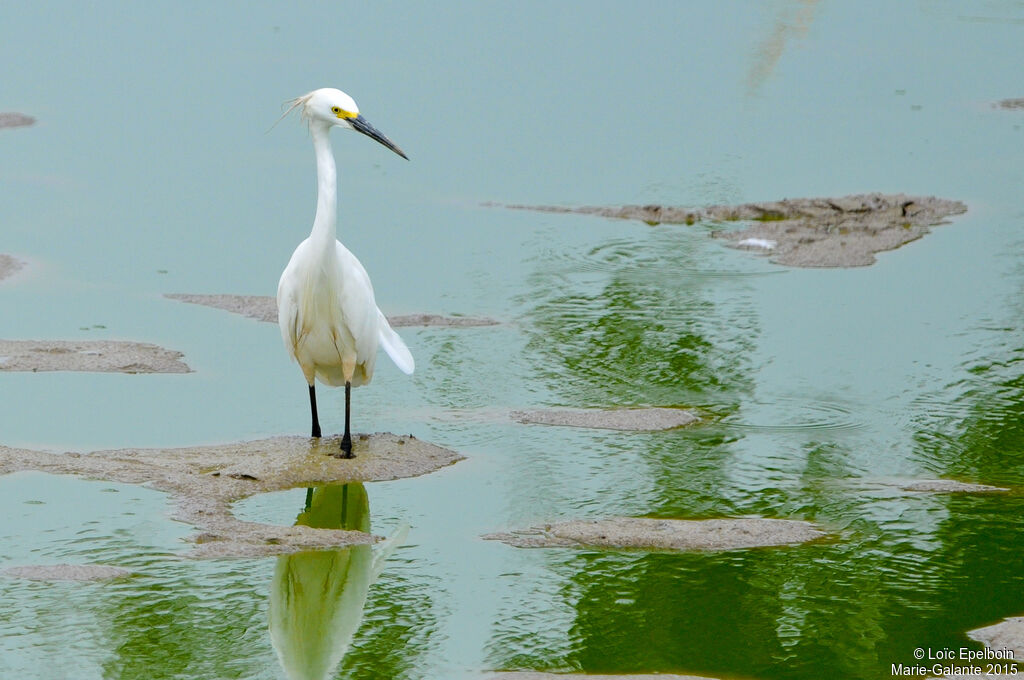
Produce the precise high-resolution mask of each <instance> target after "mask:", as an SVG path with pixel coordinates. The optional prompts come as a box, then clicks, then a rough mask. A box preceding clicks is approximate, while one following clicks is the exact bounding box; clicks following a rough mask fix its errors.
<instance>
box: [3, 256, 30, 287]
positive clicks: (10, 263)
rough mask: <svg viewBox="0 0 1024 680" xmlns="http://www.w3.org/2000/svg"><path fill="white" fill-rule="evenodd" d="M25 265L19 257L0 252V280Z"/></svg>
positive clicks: (13, 273)
mask: <svg viewBox="0 0 1024 680" xmlns="http://www.w3.org/2000/svg"><path fill="white" fill-rule="evenodd" d="M24 266H25V263H24V262H22V261H21V260H19V259H16V258H14V257H11V256H10V255H4V254H3V253H0V281H3V280H4V279H6V278H7V277H9V276H14V275H15V274H17V273H18V272H19V271H21V269H22V268H23V267H24Z"/></svg>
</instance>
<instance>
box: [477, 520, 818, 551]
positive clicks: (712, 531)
mask: <svg viewBox="0 0 1024 680" xmlns="http://www.w3.org/2000/svg"><path fill="white" fill-rule="evenodd" d="M823 536H825V534H824V532H822V531H820V530H818V529H816V528H815V527H814V526H813V525H812V524H810V523H808V522H801V521H797V520H787V519H761V518H738V519H703V520H682V519H649V518H645V517H613V518H610V519H602V520H573V521H568V522H559V523H557V524H545V525H543V526H538V527H532V528H530V529H524V530H519V531H513V532H508V533H496V534H487V535H485V536H484V537H483V538H484V539H487V540H495V541H502V542H504V543H507V544H509V545H511V546H515V547H517V548H640V549H648V550H686V551H689V550H739V549H743V548H760V547H767V546H777V545H789V544H793V543H804V542H806V541H812V540H814V539H817V538H821V537H823Z"/></svg>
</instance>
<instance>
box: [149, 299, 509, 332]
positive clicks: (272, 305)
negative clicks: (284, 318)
mask: <svg viewBox="0 0 1024 680" xmlns="http://www.w3.org/2000/svg"><path fill="white" fill-rule="evenodd" d="M164 297H166V298H170V299H171V300H180V301H181V302H188V303H191V304H194V305H203V306H206V307H213V308H215V309H223V310H224V311H227V312H233V313H235V314H241V315H242V316H247V317H249V318H250V319H256V320H257V321H266V322H268V323H277V300H276V299H274V298H272V297H270V296H269V295H193V294H190V293H167V294H166V295H164ZM388 323H390V324H391V326H392V327H393V328H401V327H409V326H440V327H443V328H469V327H473V326H494V325H497V323H498V322H497V321H495V320H494V319H487V318H474V317H469V316H441V315H439V314H405V315H398V316H389V317H388Z"/></svg>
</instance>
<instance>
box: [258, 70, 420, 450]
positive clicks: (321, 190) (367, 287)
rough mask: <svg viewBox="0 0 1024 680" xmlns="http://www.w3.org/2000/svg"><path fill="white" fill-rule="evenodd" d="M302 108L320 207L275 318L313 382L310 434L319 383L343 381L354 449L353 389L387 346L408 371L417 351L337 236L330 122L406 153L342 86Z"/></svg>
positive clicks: (307, 99) (346, 443)
mask: <svg viewBox="0 0 1024 680" xmlns="http://www.w3.org/2000/svg"><path fill="white" fill-rule="evenodd" d="M300 106H301V107H302V117H303V118H304V119H305V120H306V121H307V122H308V123H309V131H310V135H311V136H312V138H313V149H314V150H315V151H316V169H317V208H316V217H315V218H314V219H313V230H312V231H311V232H310V235H309V238H307V239H306V240H305V241H303V242H302V243H300V244H299V246H298V247H297V248H296V249H295V252H294V253H292V257H291V260H289V262H288V266H287V267H285V270H284V273H283V274H281V281H280V283H279V284H278V287H277V306H278V323H279V324H280V326H281V337H282V338H283V339H284V344H285V348H286V349H287V350H288V353H289V354H290V355H291V356H292V357H293V358H294V359H295V360H296V361H297V362H298V363H299V366H300V367H301V368H302V373H303V375H304V376H305V378H306V382H307V383H308V385H309V398H310V410H311V414H312V419H313V432H312V433H313V436H314V437H319V436H320V424H319V419H318V416H317V410H316V394H315V388H314V381H315V380H319V381H320V382H322V383H324V384H325V385H332V386H341V385H344V386H345V434H344V436H343V438H342V443H341V447H342V450H343V451H344V452H345V455H346V456H350V455H351V451H352V445H351V435H350V433H349V411H350V404H351V392H350V389H351V387H358V386H360V385H365V384H367V383H369V382H370V380H371V379H372V378H373V368H374V364H375V362H376V359H377V347H378V346H380V347H383V348H384V351H385V352H386V353H387V354H388V356H389V357H391V359H392V361H394V362H395V365H396V366H398V368H399V369H401V370H402V371H403V372H404V373H406V374H409V373H412V372H413V369H414V368H415V362H414V361H413V358H412V354H411V353H410V352H409V348H408V347H406V346H405V343H404V342H403V341H402V338H401V337H399V335H398V334H397V333H395V331H394V330H392V328H391V326H390V324H388V321H387V318H385V316H384V314H383V313H381V311H380V309H378V308H377V303H376V300H375V299H374V296H373V285H372V284H371V283H370V277H369V275H368V274H367V273H366V269H365V268H363V265H362V264H361V263H360V262H359V260H358V259H357V258H356V256H355V255H353V254H352V253H351V252H350V251H349V250H348V249H347V248H346V247H345V246H343V245H342V244H341V242H340V241H338V240H337V235H336V234H337V202H338V198H337V191H338V189H337V169H336V167H335V162H334V153H333V151H332V150H331V143H330V140H329V138H328V134H329V132H330V129H331V128H332V127H342V128H349V129H353V130H356V131H358V132H362V133H363V134H365V135H367V136H369V137H371V138H372V139H375V140H377V141H378V142H380V143H381V144H383V145H384V146H386V147H388V148H389V149H391V150H392V151H394V152H395V153H397V154H398V155H400V156H402V158H407V157H406V155H405V154H404V153H402V151H401V149H399V148H398V147H397V146H395V145H394V144H393V143H392V142H391V140H389V139H388V138H387V137H385V136H384V135H383V134H381V133H380V132H379V131H378V130H377V129H376V128H374V127H373V126H372V125H370V124H369V123H368V122H366V119H365V118H363V117H362V116H361V115H359V109H358V108H357V107H356V103H355V101H353V100H352V98H351V97H349V96H348V95H347V94H345V93H344V92H342V91H340V90H335V89H331V88H324V89H320V90H315V91H313V92H310V93H309V94H307V95H304V96H302V97H299V98H298V99H295V100H293V101H292V102H291V107H290V108H289V109H288V110H289V111H291V110H292V109H294V108H297V107H300Z"/></svg>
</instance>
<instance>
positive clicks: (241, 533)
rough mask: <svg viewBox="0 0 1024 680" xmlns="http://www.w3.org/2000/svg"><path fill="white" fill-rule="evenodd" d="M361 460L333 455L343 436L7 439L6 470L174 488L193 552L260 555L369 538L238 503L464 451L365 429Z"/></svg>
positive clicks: (1, 460)
mask: <svg viewBox="0 0 1024 680" xmlns="http://www.w3.org/2000/svg"><path fill="white" fill-rule="evenodd" d="M352 444H353V453H354V454H355V457H354V458H351V459H339V458H335V457H333V455H332V454H335V453H337V452H338V451H339V440H338V438H334V437H332V438H324V439H319V440H317V439H310V438H307V437H274V438H271V439H261V440H257V441H250V442H239V443H235V444H223V445H217V446H198V447H189V448H180V449H118V450H110V451H95V452H92V453H83V454H79V453H63V454H57V453H48V452H44V451H31V450H27V449H14V448H9V447H4V446H0V474H8V473H11V472H16V471H19V470H39V471H42V472H49V473H52V474H73V475H78V476H81V477H86V478H90V479H102V480H107V481H111V482H122V483H128V484H145V485H147V486H148V487H151V488H154V489H158V490H161V491H165V492H167V493H168V494H170V496H171V500H172V501H173V502H174V504H175V509H174V512H173V516H174V518H175V519H179V520H181V521H184V522H188V523H189V524H192V525H194V526H196V527H197V528H198V529H199V531H200V533H198V534H197V535H194V536H193V537H192V540H193V542H194V543H195V544H196V546H195V548H194V549H193V551H192V552H191V554H190V556H191V557H257V556H265V555H280V554H286V553H292V552H299V551H303V550H316V549H328V548H336V547H342V546H346V545H357V544H368V543H373V542H375V541H377V540H378V539H377V538H376V537H374V536H371V535H369V534H366V533H363V532H360V531H345V530H331V529H313V528H310V527H306V526H277V525H272V524H261V523H257V522H243V521H240V520H238V519H236V518H235V517H234V516H233V514H232V512H231V504H232V503H234V502H235V501H238V500H241V499H243V498H247V497H249V496H252V495H255V494H258V493H266V492H269V491H281V490H284V489H291V488H294V487H302V486H310V487H311V486H320V485H324V484H342V483H345V482H371V481H385V480H392V479H401V478H407V477H417V476H419V475H424V474H427V473H430V472H433V471H435V470H438V469H440V468H442V467H445V466H447V465H451V464H453V463H455V462H457V461H459V460H462V456H460V455H459V454H457V453H455V452H454V451H450V450H448V449H444V448H441V447H439V446H435V445H433V444H429V443H427V442H424V441H422V440H419V439H416V438H415V437H412V436H408V435H406V436H398V435H394V434H388V433H378V434H372V435H357V436H356V437H354V441H353V443H352Z"/></svg>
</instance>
